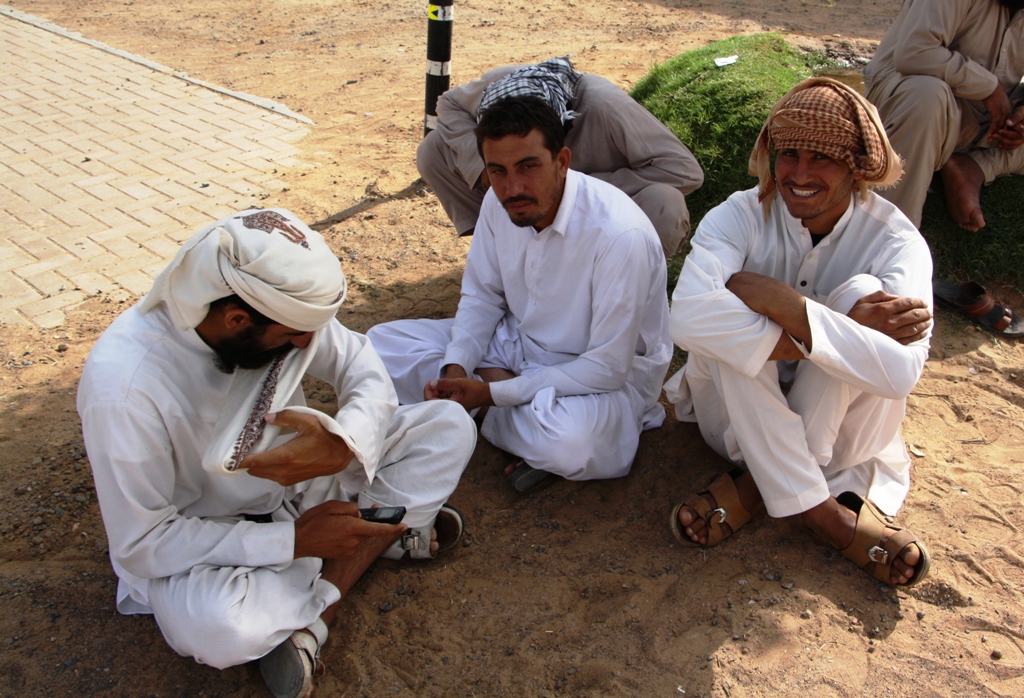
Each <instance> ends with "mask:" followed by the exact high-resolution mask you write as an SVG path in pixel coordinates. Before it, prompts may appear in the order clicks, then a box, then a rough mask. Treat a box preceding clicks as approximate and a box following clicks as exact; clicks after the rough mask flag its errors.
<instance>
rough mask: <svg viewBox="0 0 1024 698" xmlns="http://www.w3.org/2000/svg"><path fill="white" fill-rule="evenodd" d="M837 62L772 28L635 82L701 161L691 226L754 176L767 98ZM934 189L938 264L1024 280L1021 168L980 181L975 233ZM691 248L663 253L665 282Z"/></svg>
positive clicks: (983, 277) (929, 218)
mask: <svg viewBox="0 0 1024 698" xmlns="http://www.w3.org/2000/svg"><path fill="white" fill-rule="evenodd" d="M732 55H738V56H739V59H738V60H737V61H736V63H734V64H732V65H728V66H724V67H722V68H719V67H717V66H716V65H715V63H714V59H715V58H719V57H724V56H732ZM837 67H839V66H836V65H835V64H832V63H830V62H829V60H828V59H827V58H826V57H825V56H824V55H823V54H820V53H808V52H804V51H800V50H798V49H795V48H793V47H791V46H790V45H789V44H787V43H786V42H785V41H784V40H783V39H782V37H781V36H780V35H778V34H753V35H748V36H736V37H732V38H730V39H725V40H724V41H717V42H715V43H713V44H708V45H707V46H705V47H703V48H700V49H696V50H694V51H688V52H687V53H683V54H680V55H678V56H676V57H675V58H672V59H670V60H669V61H667V62H665V63H663V64H661V65H657V66H655V67H654V68H653V69H652V70H651V72H650V73H648V74H647V75H646V76H644V78H643V79H641V80H640V82H638V83H637V85H636V87H634V88H633V92H632V95H633V97H634V98H635V99H636V100H637V101H638V102H640V103H641V104H643V105H644V106H645V107H646V108H647V109H648V110H649V111H650V112H651V113H652V114H654V116H656V117H657V118H658V119H660V120H661V121H662V122H663V123H665V124H666V125H667V126H668V127H669V128H670V129H671V130H672V131H673V132H674V133H675V134H676V135H677V136H679V139H680V140H681V141H682V142H683V143H685V144H686V145H687V146H688V147H689V148H690V150H692V151H693V154H694V155H695V156H696V157H697V162H699V163H700V165H701V167H702V168H703V169H704V185H703V186H702V187H701V188H700V189H698V190H697V191H695V192H694V193H693V194H691V195H689V196H687V197H686V203H687V206H688V207H689V209H690V220H691V223H692V225H693V228H694V229H696V227H697V224H698V223H699V222H700V220H701V218H703V217H704V214H705V213H707V212H708V211H709V210H711V209H712V208H714V207H715V206H717V205H718V204H720V203H722V202H723V201H725V200H726V198H728V197H729V195H730V194H732V193H733V192H735V191H740V190H743V189H749V188H751V187H753V186H754V185H755V184H757V180H756V179H755V178H754V177H752V176H751V175H749V174H747V162H748V160H749V158H750V151H751V149H752V148H753V147H754V141H755V140H756V139H757V135H758V133H760V131H761V125H762V124H763V123H764V120H765V119H766V118H767V116H768V112H769V110H770V109H771V106H772V105H773V104H774V103H775V102H776V101H778V99H779V98H781V97H782V95H784V94H785V93H786V92H788V91H789V89H790V88H791V87H793V85H795V84H796V83H798V82H799V81H801V80H803V79H804V78H807V77H810V76H811V75H815V74H821V73H826V74H833V73H834V72H835V69H836V68H837ZM837 77H839V76H837ZM840 79H842V78H840ZM933 189H935V190H936V191H935V193H933V194H932V195H930V196H929V197H928V201H927V203H926V204H925V209H924V217H923V221H922V224H921V231H922V232H923V233H924V236H925V238H926V239H927V240H928V243H929V245H930V246H931V248H932V256H933V258H934V261H935V270H936V273H937V274H939V275H942V276H945V277H949V278H959V279H963V278H971V279H974V280H977V281H981V282H983V283H987V282H992V281H994V282H1001V283H1008V284H1013V285H1016V286H1017V287H1018V288H1022V287H1024V286H1022V284H1024V177H1004V178H1002V179H999V180H997V181H996V182H995V183H994V184H993V185H992V186H990V187H985V189H984V190H983V191H982V200H981V204H982V210H983V211H984V213H985V220H986V222H987V224H988V225H987V226H986V227H985V228H984V229H983V230H982V231H981V232H979V233H969V232H967V231H964V230H961V229H960V228H959V227H957V225H956V224H955V223H954V222H953V220H952V218H950V217H949V214H948V213H947V212H946V204H945V199H944V197H943V195H942V185H941V183H940V182H938V181H936V185H935V186H934V187H933ZM688 251H689V246H688V245H687V246H685V247H684V248H683V251H682V252H681V253H680V254H677V255H676V256H675V257H673V258H672V259H670V260H669V290H670V291H671V289H672V288H673V287H674V286H675V282H676V278H677V277H678V275H679V269H680V267H681V266H682V263H683V259H684V258H685V257H686V253H687V252H688Z"/></svg>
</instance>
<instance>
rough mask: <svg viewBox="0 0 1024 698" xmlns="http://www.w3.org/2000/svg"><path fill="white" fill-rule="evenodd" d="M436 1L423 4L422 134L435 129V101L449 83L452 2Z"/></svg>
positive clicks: (449, 0)
mask: <svg viewBox="0 0 1024 698" xmlns="http://www.w3.org/2000/svg"><path fill="white" fill-rule="evenodd" d="M453 2H454V0H436V2H434V3H431V4H429V5H427V101H426V105H425V106H424V109H423V114H424V115H423V135H424V136H426V135H427V134H428V133H430V132H431V131H433V130H434V128H435V127H436V126H437V98H438V97H440V96H441V95H443V94H444V93H445V92H447V90H448V87H449V85H450V84H451V63H452V14H453V11H452V3H453Z"/></svg>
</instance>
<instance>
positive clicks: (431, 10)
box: [427, 5, 455, 22]
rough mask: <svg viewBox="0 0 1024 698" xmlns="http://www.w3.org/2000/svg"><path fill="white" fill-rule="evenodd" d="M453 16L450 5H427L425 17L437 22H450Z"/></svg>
mask: <svg viewBox="0 0 1024 698" xmlns="http://www.w3.org/2000/svg"><path fill="white" fill-rule="evenodd" d="M454 15H455V7H454V6H452V5H427V17H428V18H429V19H432V20H434V21H437V22H451V21H452V18H453V16H454Z"/></svg>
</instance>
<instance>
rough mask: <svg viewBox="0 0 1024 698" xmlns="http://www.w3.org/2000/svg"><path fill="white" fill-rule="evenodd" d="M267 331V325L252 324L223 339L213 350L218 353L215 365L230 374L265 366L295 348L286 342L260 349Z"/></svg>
mask: <svg viewBox="0 0 1024 698" xmlns="http://www.w3.org/2000/svg"><path fill="white" fill-rule="evenodd" d="M265 331H266V327H263V326H258V325H251V326H249V327H247V328H246V329H244V330H242V331H241V332H239V333H238V335H237V336H236V337H232V338H231V339H225V340H223V341H221V343H220V346H218V347H216V348H214V350H213V351H214V353H215V354H216V356H214V357H213V365H214V366H216V367H217V370H218V371H220V372H221V373H228V374H231V373H234V372H235V370H236V369H239V368H245V369H256V368H263V367H264V366H266V365H267V364H269V363H270V362H271V361H273V360H274V358H275V357H277V356H280V355H282V354H287V353H288V352H289V351H291V350H292V349H293V348H294V347H293V346H292V345H291V344H290V343H285V344H282V345H281V346H279V347H276V348H274V349H260V344H261V342H260V340H261V339H262V338H263V334H264V332H265Z"/></svg>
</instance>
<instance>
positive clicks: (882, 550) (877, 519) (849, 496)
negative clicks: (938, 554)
mask: <svg viewBox="0 0 1024 698" xmlns="http://www.w3.org/2000/svg"><path fill="white" fill-rule="evenodd" d="M836 501H837V502H839V503H840V504H842V505H843V506H844V507H846V508H847V509H849V510H850V511H852V512H853V513H855V514H856V515H857V529H856V532H855V533H854V534H853V542H852V543H850V545H849V546H847V547H846V548H843V549H842V550H840V551H839V552H840V553H842V555H843V557H845V558H846V559H848V560H851V561H852V562H853V563H854V564H855V565H857V566H858V567H860V568H861V569H862V570H864V571H865V572H867V573H868V574H870V575H871V576H872V577H874V578H875V579H877V580H878V581H880V582H882V583H884V584H888V585H889V586H893V584H892V582H890V581H889V579H890V577H891V576H892V563H893V561H894V560H895V559H896V558H897V557H899V555H900V553H902V552H903V550H904V549H905V548H906V547H907V546H908V545H910V544H914V545H916V546H917V549H918V550H920V551H921V559H919V560H918V561H917V564H916V565H914V576H913V577H911V578H910V581H908V582H907V583H906V584H897V585H896V586H898V587H900V588H904V589H909V588H910V587H912V586H916V585H917V584H920V583H921V582H922V581H923V580H924V578H925V577H926V576H928V569H929V568H930V567H931V564H932V556H931V554H930V553H929V552H928V548H926V547H925V545H924V543H922V542H921V541H919V540H918V539H917V536H915V535H914V534H913V533H911V532H910V531H908V530H907V529H905V528H903V527H901V526H896V525H894V524H893V517H891V516H886V515H885V514H883V513H882V512H881V510H880V509H879V508H878V507H876V506H875V505H874V504H872V503H871V501H869V500H867V499H864V498H863V497H861V496H860V495H859V494H855V493H853V492H843V493H842V494H841V495H839V496H838V497H836ZM886 529H889V530H890V531H895V533H891V534H890V535H889V537H888V538H887V539H886V540H885V542H884V543H883V542H882V538H883V537H884V535H885V532H886Z"/></svg>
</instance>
